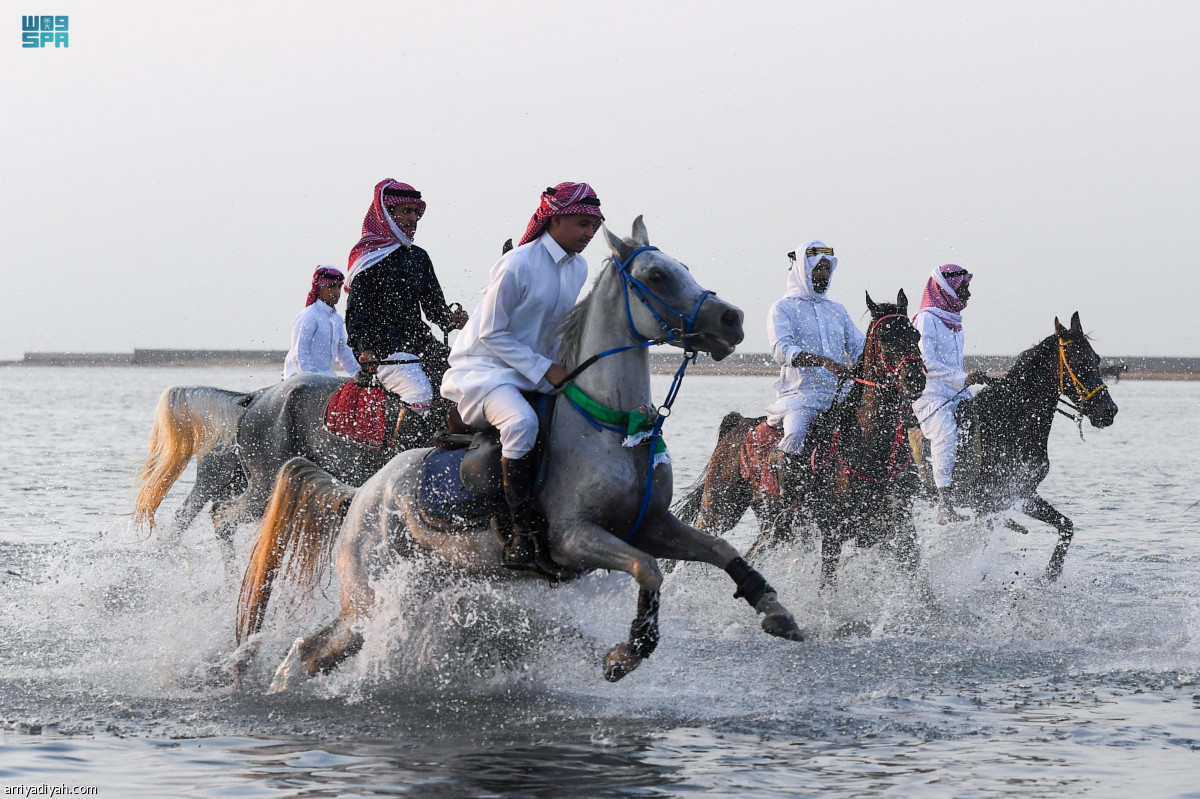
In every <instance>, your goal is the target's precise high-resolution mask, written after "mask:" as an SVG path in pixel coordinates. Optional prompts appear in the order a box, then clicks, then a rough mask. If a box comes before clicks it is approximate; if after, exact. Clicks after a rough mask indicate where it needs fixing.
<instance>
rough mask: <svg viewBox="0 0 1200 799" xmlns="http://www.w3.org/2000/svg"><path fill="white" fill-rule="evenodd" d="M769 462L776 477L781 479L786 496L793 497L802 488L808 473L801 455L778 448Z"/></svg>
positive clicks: (782, 489) (781, 486)
mask: <svg viewBox="0 0 1200 799" xmlns="http://www.w3.org/2000/svg"><path fill="white" fill-rule="evenodd" d="M767 464H768V465H769V466H770V467H771V471H772V472H773V473H774V474H775V479H776V480H778V481H779V488H780V490H781V491H782V492H783V496H784V498H786V499H791V498H792V497H794V496H796V492H797V491H800V490H801V489H802V487H803V481H804V479H805V477H806V474H807V472H806V470H805V468H804V467H805V463H804V461H803V460H802V459H801V458H800V456H799V455H793V454H791V453H790V452H784V451H783V450H781V449H776V450H774V451H773V452H772V453H771V455H770V457H769V458H768V460H767Z"/></svg>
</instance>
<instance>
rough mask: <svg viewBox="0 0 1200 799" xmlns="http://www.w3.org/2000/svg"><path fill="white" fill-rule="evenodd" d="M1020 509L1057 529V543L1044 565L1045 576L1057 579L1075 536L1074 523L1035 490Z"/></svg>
mask: <svg viewBox="0 0 1200 799" xmlns="http://www.w3.org/2000/svg"><path fill="white" fill-rule="evenodd" d="M1021 510H1022V511H1024V512H1025V513H1026V514H1028V515H1029V516H1031V517H1033V518H1034V519H1037V520H1038V521H1039V522H1045V523H1046V524H1049V525H1052V526H1053V527H1054V529H1056V530H1058V543H1056V544H1055V545H1054V552H1053V553H1051V555H1050V565H1049V566H1047V567H1046V576H1047V577H1049V578H1050V579H1051V580H1057V579H1058V578H1059V577H1060V576H1061V575H1062V570H1063V561H1065V560H1066V558H1067V549H1068V548H1069V547H1070V546H1071V539H1072V538H1073V537H1074V536H1075V523H1074V522H1073V521H1071V520H1070V519H1068V518H1067V517H1066V516H1064V515H1062V514H1061V513H1059V512H1058V509H1057V508H1055V507H1054V506H1053V505H1051V504H1050V503H1049V502H1047V501H1046V500H1044V499H1042V497H1041V495H1040V494H1038V493H1037V492H1034V493H1032V494H1030V495H1029V497H1028V498H1027V499H1026V500H1025V502H1024V504H1022V506H1021Z"/></svg>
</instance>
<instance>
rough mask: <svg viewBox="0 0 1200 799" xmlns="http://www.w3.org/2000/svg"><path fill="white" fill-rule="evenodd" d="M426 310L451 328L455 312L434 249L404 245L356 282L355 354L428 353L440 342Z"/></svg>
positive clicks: (350, 319)
mask: <svg viewBox="0 0 1200 799" xmlns="http://www.w3.org/2000/svg"><path fill="white" fill-rule="evenodd" d="M421 311H424V312H425V318H426V319H428V320H429V321H430V322H433V323H434V324H436V325H437V326H438V327H440V328H442V329H443V330H449V329H450V312H449V310H447V308H446V298H445V296H444V295H443V294H442V286H441V284H440V283H438V279H437V275H435V274H434V273H433V262H432V261H430V260H429V253H427V252H425V251H424V250H422V249H421V248H420V247H415V246H414V247H411V248H404V247H400V248H399V249H397V250H395V251H394V252H392V253H391V254H390V255H388V257H387V258H384V259H383V260H382V261H380V262H379V263H377V264H375V265H374V266H372V267H370V268H369V269H367V271H365V272H363V273H362V274H360V275H358V276H356V277H355V278H354V282H353V283H352V284H351V286H350V300H349V302H348V304H347V306H346V333H347V335H348V337H349V340H350V346H351V348H352V349H353V350H354V354H355V355H358V354H359V353H361V352H362V351H363V350H371V351H372V352H374V353H375V356H376V357H378V358H387V357H389V356H390V355H391V354H392V353H395V352H408V353H411V354H413V355H423V354H424V353H425V352H426V351H427V350H428V349H429V348H430V345H431V344H436V345H437V346H439V347H440V346H441V342H440V341H438V340H437V339H435V338H434V337H433V334H432V333H430V332H429V327H428V326H427V325H426V324H425V322H424V321H422V319H421Z"/></svg>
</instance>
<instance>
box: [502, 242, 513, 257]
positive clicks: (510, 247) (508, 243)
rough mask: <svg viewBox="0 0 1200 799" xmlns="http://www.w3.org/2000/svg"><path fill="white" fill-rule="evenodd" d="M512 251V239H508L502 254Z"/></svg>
mask: <svg viewBox="0 0 1200 799" xmlns="http://www.w3.org/2000/svg"><path fill="white" fill-rule="evenodd" d="M511 249H512V239H506V240H505V241H504V246H503V247H501V248H500V254H501V255H504V254H505V253H507V252H508V251H509V250H511Z"/></svg>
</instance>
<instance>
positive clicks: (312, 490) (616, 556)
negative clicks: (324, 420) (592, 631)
mask: <svg viewBox="0 0 1200 799" xmlns="http://www.w3.org/2000/svg"><path fill="white" fill-rule="evenodd" d="M604 234H605V237H606V238H607V240H608V245H609V247H610V248H611V249H612V251H613V253H614V255H615V259H612V260H608V261H606V262H605V269H604V271H603V273H602V274H601V276H600V278H599V279H598V280H597V281H596V284H595V286H594V288H593V289H592V291H591V294H590V295H589V296H588V297H587V298H586V299H585V300H583V301H582V302H580V303H579V304H578V305H577V306H576V307H575V308H574V309H573V310H572V311H571V313H570V314H569V316H568V317H567V319H566V320H565V322H564V324H563V327H562V331H561V333H562V339H561V347H560V352H559V360H560V361H561V362H563V363H564V365H566V366H567V367H568V368H571V367H579V365H580V364H585V365H584V370H583V371H581V372H578V373H577V376H576V377H575V379H574V383H575V385H576V386H577V387H578V388H580V389H582V390H583V392H585V393H586V394H587V395H588V396H590V397H591V398H592V399H593V400H595V401H596V402H598V403H600V404H601V405H603V406H606V407H607V408H608V409H618V410H626V411H628V410H632V409H637V408H639V407H645V406H650V402H651V396H650V362H649V355H648V351H649V350H648V349H647V347H646V346H645V345H646V344H647V343H649V342H651V341H652V340H653V341H659V342H663V343H670V344H673V345H675V346H677V347H682V348H684V349H685V351H687V352H698V351H702V352H708V353H710V354H711V355H712V357H713V358H714V359H715V360H720V359H721V358H724V357H725V356H727V355H729V354H730V353H732V352H733V350H734V347H735V346H736V345H737V344H739V343H740V342H741V341H742V338H743V333H742V319H743V314H742V312H741V311H740V310H739V309H738V308H736V307H734V306H733V305H730V304H729V303H727V302H725V301H723V300H721V299H719V298H717V297H716V296H715V295H714V294H713V293H712V292H710V291H706V290H705V289H703V288H702V287H701V286H699V285H698V284H697V283H696V281H695V280H694V279H693V278H692V275H691V273H690V272H689V271H688V268H687V267H686V266H684V265H683V264H682V263H680V262H679V261H676V260H675V259H674V258H671V257H670V256H668V255H666V254H665V253H663V252H661V251H659V250H657V249H656V248H653V247H650V246H649V239H648V236H647V234H646V228H645V226H644V225H643V224H642V219H641V217H640V216H639V217H638V218H637V220H636V221H635V222H634V224H633V235H632V238H631V239H625V240H622V239H620V238H618V237H616V236H614V235H613V234H612V233H610V232H609V231H608V229H607V228H605V230H604ZM689 312H690V313H689ZM621 348H626V349H623V350H622V349H621ZM613 349H618V350H620V351H619V352H616V353H613V354H611V355H609V356H608V357H602V358H600V359H599V360H595V361H594V363H593V364H592V365H590V366H587V365H586V360H585V359H587V356H588V355H591V354H598V353H602V352H607V351H609V350H613ZM587 360H591V359H587ZM576 371H577V369H576ZM678 432H679V433H683V432H684V431H678ZM631 443H632V442H631V441H629V440H627V439H626V436H625V431H624V430H622V431H621V432H620V433H616V432H612V431H610V430H609V429H600V428H598V427H597V426H595V425H594V424H593V421H592V420H591V419H589V418H587V417H585V416H584V414H583V413H581V412H577V409H576V407H574V404H573V403H572V404H569V403H568V402H567V401H566V398H560V399H559V401H558V404H557V408H556V410H555V413H554V417H553V420H552V422H551V425H550V429H549V435H548V437H547V443H546V451H545V457H546V458H547V460H548V465H547V470H546V471H547V477H546V480H545V483H544V485H543V487H542V490H541V493H540V494H539V497H538V505H539V507H540V509H541V511H542V513H543V514H544V515H545V518H546V521H547V523H548V534H547V543H548V555H549V557H550V558H551V559H552V561H553V563H552V564H547V565H548V566H549V567H550V568H551V569H561V570H562V572H564V573H569V574H581V573H583V572H584V571H587V570H591V569H609V570H617V571H623V572H627V573H628V574H630V575H631V576H632V577H633V579H634V580H635V581H636V582H637V584H638V587H639V589H640V592H639V598H638V611H637V616H636V618H635V620H634V622H633V625H632V628H631V630H630V637H629V640H628V641H626V642H623V643H620V644H618V645H617V646H615V647H613V648H612V649H611V650H610V651H609V652H608V654H607V655H606V657H605V664H604V665H605V676H606V677H607V678H608V679H609V680H613V681H615V680H618V679H620V678H621V677H623V676H624V675H625V674H628V673H629V672H630V671H632V670H633V669H634V668H636V667H637V666H638V664H640V663H641V661H642V660H643V659H644V658H646V657H648V656H649V655H650V653H651V652H652V651H653V650H654V648H655V646H656V645H657V643H658V599H659V588H660V586H661V585H662V581H663V573H662V571H661V570H660V569H659V565H658V563H657V562H656V560H655V559H656V558H671V559H677V560H689V561H702V562H704V563H709V564H711V565H713V566H717V567H719V568H721V569H724V570H725V571H726V572H727V573H729V575H730V577H732V578H733V580H734V581H735V583H736V585H737V592H736V594H735V596H740V597H743V598H745V599H746V601H747V602H748V603H749V604H750V606H751V607H752V608H753V609H754V611H755V612H756V613H758V614H761V615H762V616H763V619H762V628H763V629H764V630H765V631H766V632H768V633H770V634H772V635H776V636H780V637H782V638H787V639H790V640H796V641H799V640H803V635H802V633H801V630H800V628H799V627H798V626H797V624H796V621H795V619H794V618H793V617H792V614H791V613H790V612H789V611H788V610H787V609H786V608H785V607H784V606H783V605H782V604H781V603H780V602H779V600H778V599H777V597H776V594H775V591H774V589H772V588H771V586H770V585H768V584H767V581H766V580H765V579H764V578H763V577H762V575H760V574H759V573H758V572H757V571H755V570H754V569H753V568H752V567H750V566H749V565H748V564H747V563H746V561H745V560H743V559H742V558H741V557H739V555H738V552H737V550H736V549H734V547H733V546H732V545H731V544H729V543H728V542H727V541H725V540H724V539H722V538H717V537H714V536H712V535H710V534H708V533H704V532H701V531H699V530H697V529H696V528H694V527H691V526H689V525H687V524H684V523H683V522H681V521H679V519H677V518H676V517H675V516H674V515H673V514H671V512H670V504H671V492H672V479H671V466H670V463H669V458H658V459H656V460H657V461H658V465H656V466H654V467H653V468H652V469H651V467H650V457H651V449H652V448H653V436H651V437H650V439H649V440H643V441H642V443H639V444H635V445H633V446H630V444H631ZM430 453H431V450H428V449H424V450H410V451H408V452H404V453H401V454H400V455H398V456H396V457H395V458H394V459H393V460H392V461H391V462H389V463H388V464H387V466H385V467H384V468H383V470H382V471H380V472H379V473H378V474H376V475H375V476H374V477H372V478H371V479H370V480H369V481H367V482H366V483H365V484H364V485H363V486H362V487H361V488H360V489H358V490H354V489H351V488H350V487H348V486H345V485H344V484H341V483H338V482H337V481H336V480H334V479H333V478H331V477H330V476H329V475H328V473H326V472H324V471H322V470H321V469H319V468H317V467H316V466H314V465H313V464H311V463H309V462H308V461H305V460H304V459H302V458H295V459H293V460H291V461H289V462H288V464H287V465H286V466H285V467H284V469H283V470H282V471H281V472H280V475H279V478H278V480H277V481H276V484H275V488H274V491H273V493H272V496H271V500H270V506H269V508H268V510H267V514H266V516H265V517H264V520H263V527H262V531H261V533H260V537H259V539H258V542H257V544H256V546H255V549H254V553H253V554H252V556H251V563H250V566H249V568H248V569H247V572H246V577H245V580H244V581H243V584H242V593H241V598H240V601H239V607H238V642H239V644H242V645H243V647H242V650H241V652H242V655H241V661H240V662H239V665H238V669H237V670H238V671H239V672H240V671H241V669H242V668H243V667H244V666H245V663H246V661H248V659H249V657H250V655H251V654H252V653H253V650H254V648H255V646H254V644H253V643H252V642H250V639H251V638H252V636H254V635H255V634H256V633H257V632H258V631H259V630H260V628H261V626H262V623H263V618H264V614H265V612H266V608H267V603H268V601H269V598H270V593H271V587H272V583H273V582H274V579H275V576H276V574H277V573H278V572H279V571H280V570H281V566H282V567H283V571H284V572H285V573H287V574H289V575H290V576H292V577H293V578H294V579H297V581H298V582H300V583H301V584H302V585H308V586H312V585H313V584H315V581H316V580H317V579H318V578H319V577H320V574H321V571H322V569H323V567H324V565H325V564H326V563H327V562H328V561H329V559H330V558H334V559H336V567H337V576H338V583H339V590H340V595H341V596H340V598H341V613H340V615H339V616H338V617H337V619H336V620H334V621H333V622H332V623H331V624H330V625H328V626H327V627H325V628H324V629H323V630H321V631H320V632H318V633H316V634H315V635H312V636H309V637H307V638H300V639H297V640H296V643H295V644H294V645H293V647H292V650H291V652H289V654H288V657H287V659H285V660H284V663H283V664H281V665H280V667H279V670H278V671H277V674H276V680H275V685H274V686H273V688H274V689H276V690H281V689H282V688H286V684H285V683H286V679H287V674H288V673H290V672H291V671H292V670H293V667H294V665H295V664H296V661H297V659H298V660H299V663H300V665H302V667H303V669H304V671H306V672H307V674H309V675H315V674H316V673H318V672H325V671H328V670H330V669H332V668H334V667H335V666H337V665H338V664H339V663H341V662H342V661H343V660H344V659H346V658H347V657H349V656H351V655H353V654H354V653H355V652H357V651H358V649H359V648H360V647H361V646H362V642H363V639H362V635H361V633H359V632H357V631H356V622H358V621H359V620H360V619H361V618H362V617H363V616H364V614H367V613H369V612H370V610H371V608H372V606H373V605H374V604H375V596H374V592H373V589H372V588H371V586H370V584H369V581H368V576H369V575H370V574H372V573H378V571H377V570H378V568H379V566H380V565H381V558H385V559H395V558H402V557H404V553H406V552H407V553H413V552H414V551H421V550H423V551H424V552H431V553H435V554H436V555H437V556H439V557H440V558H441V559H442V560H444V561H445V562H446V563H447V564H448V565H449V566H450V567H452V568H455V569H458V570H461V571H462V572H465V573H468V574H471V575H478V576H484V577H486V578H488V579H492V578H496V579H500V578H512V577H533V576H534V575H530V574H528V573H524V572H517V573H514V572H511V571H509V570H507V569H504V568H503V567H502V566H501V565H500V561H501V558H500V545H499V544H498V543H497V540H496V537H495V536H493V534H492V533H491V531H490V530H489V529H488V527H487V526H486V524H484V525H479V526H475V527H472V528H468V529H453V530H451V531H449V532H447V531H445V530H440V529H435V528H433V527H431V526H430V525H428V524H426V523H425V522H424V521H423V520H422V518H421V516H420V515H419V513H418V510H417V488H418V484H419V481H420V479H421V474H422V468H423V462H424V460H425V458H426V457H427V456H428V455H430ZM650 474H652V475H653V478H652V479H651V480H649V483H650V487H649V489H647V482H648V475H650ZM502 512H504V511H502ZM339 523H340V526H339ZM335 540H336V545H335ZM422 554H423V553H422ZM285 561H286V565H285ZM393 562H394V561H393ZM248 642H249V643H248Z"/></svg>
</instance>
